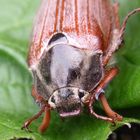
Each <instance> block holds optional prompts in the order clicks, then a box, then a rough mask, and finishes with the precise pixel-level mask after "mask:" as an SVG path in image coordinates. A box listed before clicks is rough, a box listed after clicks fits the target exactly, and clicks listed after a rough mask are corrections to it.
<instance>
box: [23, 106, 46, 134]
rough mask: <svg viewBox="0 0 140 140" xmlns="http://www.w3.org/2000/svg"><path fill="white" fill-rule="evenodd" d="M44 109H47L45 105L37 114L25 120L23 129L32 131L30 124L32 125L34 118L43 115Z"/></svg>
mask: <svg viewBox="0 0 140 140" xmlns="http://www.w3.org/2000/svg"><path fill="white" fill-rule="evenodd" d="M44 110H45V106H43V107H42V108H41V110H40V111H39V112H38V113H37V114H35V115H34V116H33V117H32V118H30V119H28V120H27V121H25V123H24V125H23V126H22V127H21V129H25V130H27V131H29V132H31V130H30V129H29V125H30V124H31V123H32V122H33V121H34V120H36V119H38V118H39V117H40V116H41V115H42V113H43V112H44Z"/></svg>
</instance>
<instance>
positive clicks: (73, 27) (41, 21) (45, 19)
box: [22, 0, 140, 132]
mask: <svg viewBox="0 0 140 140" xmlns="http://www.w3.org/2000/svg"><path fill="white" fill-rule="evenodd" d="M118 10H119V6H118V2H115V3H113V4H112V3H111V2H110V0H43V1H42V4H41V6H40V9H39V12H38V15H37V18H36V22H35V25H34V30H33V37H32V42H31V47H30V50H29V56H28V65H29V68H30V70H31V72H32V74H33V78H34V84H33V88H32V96H33V97H34V98H35V101H36V102H37V103H38V104H39V105H40V108H41V110H40V112H39V113H37V114H36V115H35V116H33V117H32V118H30V119H29V120H27V121H26V122H25V123H24V125H23V127H22V128H25V129H28V126H29V125H30V123H31V122H32V121H33V120H35V119H37V118H38V117H39V116H40V115H41V114H42V113H43V112H44V113H45V115H44V119H43V121H42V124H41V126H40V127H39V131H40V132H44V131H45V130H46V129H47V127H48V125H49V121H50V111H51V110H56V111H57V112H58V113H59V115H60V117H69V116H74V115H79V114H80V113H81V112H82V106H83V105H85V106H88V108H89V110H90V114H91V115H93V116H95V117H96V118H98V119H102V120H106V121H109V122H114V121H121V120H122V116H121V115H119V114H117V113H116V112H114V111H113V110H112V109H111V108H110V106H109V104H108V102H107V100H106V98H105V95H104V94H103V93H104V88H105V86H106V85H107V84H108V83H109V82H110V81H111V80H112V79H113V78H114V77H115V76H116V75H117V73H118V69H117V67H113V68H111V67H110V68H108V66H107V64H108V63H109V60H110V58H111V56H112V55H113V53H114V52H115V51H116V50H118V49H119V48H120V46H121V44H122V41H123V36H124V32H125V27H126V23H127V21H128V19H129V17H130V16H131V15H133V14H135V13H137V12H140V8H138V9H135V10H133V11H132V12H130V13H129V14H128V15H127V16H126V18H125V19H124V21H123V23H122V26H120V23H119V15H118ZM98 98H99V101H101V103H102V105H103V108H104V111H105V112H106V114H107V116H101V115H98V114H96V113H95V112H94V110H93V106H92V105H93V103H94V101H95V100H96V99H98Z"/></svg>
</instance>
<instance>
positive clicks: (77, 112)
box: [60, 109, 81, 117]
mask: <svg viewBox="0 0 140 140" xmlns="http://www.w3.org/2000/svg"><path fill="white" fill-rule="evenodd" d="M80 113H81V109H79V110H75V111H73V112H65V113H60V117H70V116H76V115H79V114H80Z"/></svg>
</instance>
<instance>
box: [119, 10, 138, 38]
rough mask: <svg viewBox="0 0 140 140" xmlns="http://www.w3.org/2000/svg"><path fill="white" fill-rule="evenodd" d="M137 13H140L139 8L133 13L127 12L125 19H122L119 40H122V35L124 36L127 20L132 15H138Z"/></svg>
mask: <svg viewBox="0 0 140 140" xmlns="http://www.w3.org/2000/svg"><path fill="white" fill-rule="evenodd" d="M138 12H140V8H137V9H134V10H133V11H131V12H129V13H128V15H127V16H126V17H125V19H124V21H123V23H122V27H121V30H120V37H121V38H123V35H124V32H125V29H126V24H127V21H128V19H129V18H130V17H131V16H132V15H134V14H136V13H138Z"/></svg>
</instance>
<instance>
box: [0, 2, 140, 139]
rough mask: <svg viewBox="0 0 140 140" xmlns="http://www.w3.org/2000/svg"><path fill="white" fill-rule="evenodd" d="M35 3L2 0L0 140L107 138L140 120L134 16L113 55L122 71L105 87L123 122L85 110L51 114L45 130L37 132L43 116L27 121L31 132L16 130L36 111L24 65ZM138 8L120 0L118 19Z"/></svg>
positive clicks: (139, 28)
mask: <svg viewBox="0 0 140 140" xmlns="http://www.w3.org/2000/svg"><path fill="white" fill-rule="evenodd" d="M39 3H40V0H34V1H32V0H24V1H21V0H12V1H11V0H0V140H10V139H16V138H31V139H33V140H63V139H66V138H67V140H106V139H107V137H108V135H109V134H110V133H111V131H112V130H114V129H116V128H117V127H119V126H121V125H123V124H124V123H126V122H140V111H139V108H140V14H137V15H135V16H133V17H131V19H130V20H129V22H128V25H127V29H126V33H125V45H124V47H123V48H122V49H121V50H120V51H119V52H117V53H116V56H117V63H118V64H117V65H118V66H119V68H120V73H119V75H118V76H117V77H116V78H115V79H114V80H113V81H112V83H111V84H110V85H109V86H108V88H107V90H106V96H107V97H108V101H109V103H110V104H111V106H112V108H113V109H115V110H118V112H119V113H120V114H122V115H123V116H124V117H125V119H124V121H123V122H121V123H119V124H117V126H116V127H112V126H111V124H109V123H107V122H104V121H101V120H97V119H95V118H93V117H91V116H90V115H89V113H88V112H87V111H85V113H84V114H82V115H81V116H78V117H73V118H68V119H66V120H65V121H64V122H62V120H60V118H59V116H58V114H57V113H55V112H52V120H51V124H50V127H49V129H48V130H47V132H46V133H45V134H43V135H40V134H39V133H38V131H37V127H38V126H39V124H40V122H41V118H40V119H39V120H37V121H36V122H34V123H33V124H32V125H31V129H32V130H33V133H28V132H25V131H22V130H20V128H21V126H22V124H23V122H24V121H25V120H26V119H27V118H29V117H30V116H32V115H33V114H35V113H36V112H37V111H38V110H39V108H38V106H37V105H36V104H35V103H34V100H33V99H32V97H31V94H30V93H31V85H32V78H31V74H30V73H29V71H28V69H27V64H26V56H27V51H28V46H29V40H30V35H31V30H32V24H33V18H34V16H35V14H36V11H37V8H38V6H39ZM137 7H140V1H139V0H133V1H132V0H120V17H121V22H122V20H123V19H124V17H125V16H126V15H127V13H128V12H129V11H131V10H132V9H134V8H137ZM97 110H98V111H100V109H98V108H97Z"/></svg>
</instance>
